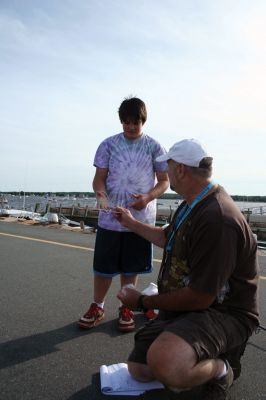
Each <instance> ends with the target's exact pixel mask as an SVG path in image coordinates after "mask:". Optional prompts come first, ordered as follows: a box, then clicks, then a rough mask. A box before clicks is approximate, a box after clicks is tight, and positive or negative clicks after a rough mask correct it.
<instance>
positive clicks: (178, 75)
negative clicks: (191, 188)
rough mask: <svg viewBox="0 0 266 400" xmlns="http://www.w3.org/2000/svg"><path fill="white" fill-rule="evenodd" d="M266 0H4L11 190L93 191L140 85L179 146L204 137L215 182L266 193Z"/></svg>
mask: <svg viewBox="0 0 266 400" xmlns="http://www.w3.org/2000/svg"><path fill="white" fill-rule="evenodd" d="M265 20H266V1H265V0H252V1H250V0H164V1H161V0H135V1H125V0H75V1H74V0H45V1H43V0H17V1H15V0H0V149H1V151H0V192H1V191H3V192H5V191H26V192H27V191H41V192H75V191H79V192H87V191H92V180H93V177H94V173H95V167H94V166H93V159H94V155H95V152H96V150H97V147H98V145H99V144H100V142H101V141H102V140H104V139H105V138H107V137H108V136H111V135H114V134H117V133H119V132H121V131H122V127H121V124H120V121H119V118H118V113H117V111H118V108H119V105H120V103H121V102H122V101H123V99H124V98H125V97H127V96H129V95H133V96H137V97H140V98H141V99H142V100H144V102H145V103H146V106H147V110H148V120H147V122H146V124H145V125H144V133H146V134H148V135H150V136H152V137H153V138H155V139H156V140H158V141H159V142H160V143H161V144H162V145H163V146H164V147H165V148H166V149H167V150H168V149H169V147H171V146H172V145H173V144H174V143H175V142H177V141H179V140H182V139H184V138H195V139H197V140H199V141H200V142H201V143H202V144H204V146H205V147H206V149H207V150H208V152H209V154H210V155H212V156H213V159H214V174H213V179H214V181H215V182H218V183H220V184H221V185H222V186H224V187H225V189H226V190H227V191H228V192H229V193H230V194H231V195H247V196H250V195H259V196H265V195H266V167H265V155H266V23H265Z"/></svg>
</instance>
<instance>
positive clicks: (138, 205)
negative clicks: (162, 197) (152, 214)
mask: <svg viewBox="0 0 266 400" xmlns="http://www.w3.org/2000/svg"><path fill="white" fill-rule="evenodd" d="M132 197H133V198H134V199H136V200H135V201H133V203H131V204H129V205H128V207H131V208H134V209H135V210H142V209H143V208H145V207H146V205H147V204H148V203H149V202H150V201H151V200H152V199H151V196H150V195H148V194H147V193H143V194H132Z"/></svg>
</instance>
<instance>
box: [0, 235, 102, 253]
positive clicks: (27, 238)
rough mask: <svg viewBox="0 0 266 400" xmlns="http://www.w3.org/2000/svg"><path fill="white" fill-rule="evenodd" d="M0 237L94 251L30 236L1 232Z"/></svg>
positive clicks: (89, 249)
mask: <svg viewBox="0 0 266 400" xmlns="http://www.w3.org/2000/svg"><path fill="white" fill-rule="evenodd" d="M0 235H2V236H10V237H14V238H17V239H24V240H32V241H34V242H40V243H49V244H54V245H56V246H64V247H72V248H74V249H80V250H85V251H94V249H91V248H89V247H83V246H77V245H73V244H68V243H61V242H54V241H52V240H44V239H37V238H33V237H30V236H19V235H12V234H11V233H2V232H0Z"/></svg>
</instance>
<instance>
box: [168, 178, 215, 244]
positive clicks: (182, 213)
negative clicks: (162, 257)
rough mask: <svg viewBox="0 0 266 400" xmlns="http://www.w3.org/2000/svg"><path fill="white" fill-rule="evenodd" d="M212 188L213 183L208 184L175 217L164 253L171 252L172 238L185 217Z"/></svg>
mask: <svg viewBox="0 0 266 400" xmlns="http://www.w3.org/2000/svg"><path fill="white" fill-rule="evenodd" d="M213 186H214V183H213V182H210V183H209V184H208V185H207V186H206V187H205V188H204V189H203V190H202V191H201V192H200V193H199V194H198V195H197V197H196V198H195V199H194V200H193V201H192V203H191V205H190V206H189V205H188V204H186V205H185V206H184V207H183V208H182V210H181V211H180V212H179V213H178V215H177V216H176V220H175V223H174V227H173V230H172V232H171V233H170V236H169V239H168V241H167V244H166V251H167V252H171V251H172V247H173V241H174V237H175V235H176V232H177V231H178V229H179V227H180V225H181V224H182V223H183V222H184V220H185V219H186V218H187V216H188V215H189V214H190V213H191V211H192V210H193V208H194V207H195V206H196V205H197V204H198V203H199V202H200V201H201V199H202V198H203V196H205V194H206V193H208V191H209V190H211V188H212V187H213Z"/></svg>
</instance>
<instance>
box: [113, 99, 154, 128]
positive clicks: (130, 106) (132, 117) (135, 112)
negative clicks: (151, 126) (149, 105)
mask: <svg viewBox="0 0 266 400" xmlns="http://www.w3.org/2000/svg"><path fill="white" fill-rule="evenodd" d="M118 114H119V119H120V121H121V123H123V122H127V121H133V122H138V121H141V122H142V123H143V124H144V123H145V122H146V120H147V110H146V105H145V103H144V101H142V100H140V99H138V98H137V97H128V98H125V100H124V101H122V103H121V104H120V107H119V109H118Z"/></svg>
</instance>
